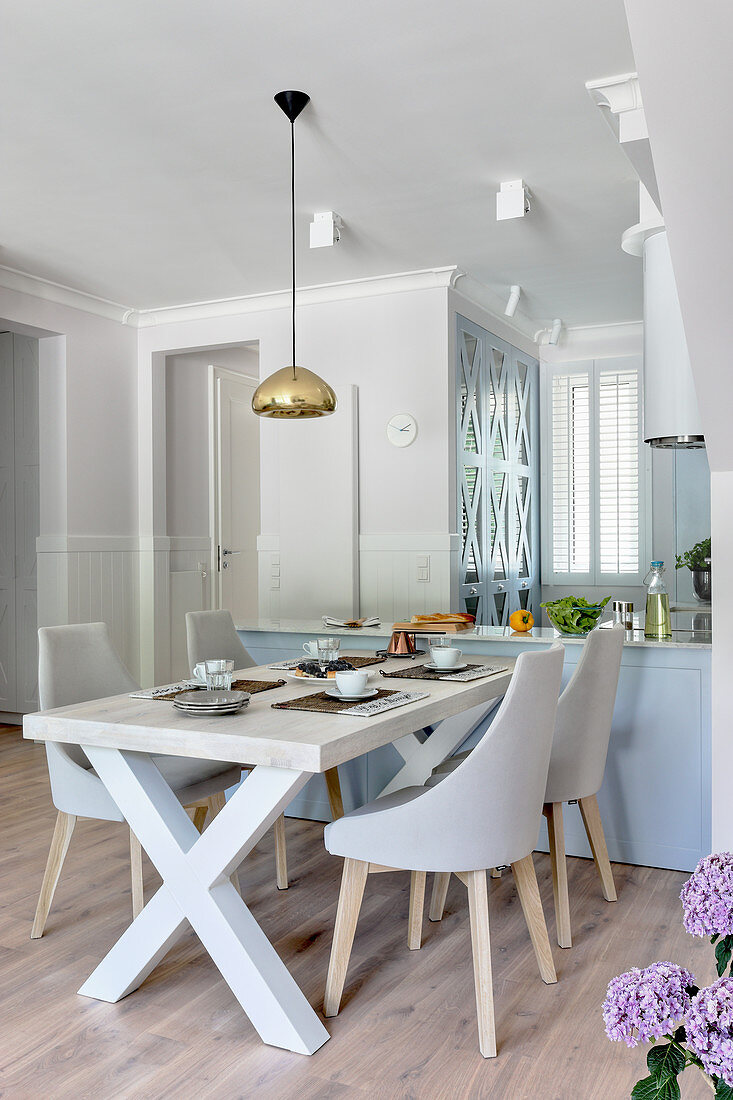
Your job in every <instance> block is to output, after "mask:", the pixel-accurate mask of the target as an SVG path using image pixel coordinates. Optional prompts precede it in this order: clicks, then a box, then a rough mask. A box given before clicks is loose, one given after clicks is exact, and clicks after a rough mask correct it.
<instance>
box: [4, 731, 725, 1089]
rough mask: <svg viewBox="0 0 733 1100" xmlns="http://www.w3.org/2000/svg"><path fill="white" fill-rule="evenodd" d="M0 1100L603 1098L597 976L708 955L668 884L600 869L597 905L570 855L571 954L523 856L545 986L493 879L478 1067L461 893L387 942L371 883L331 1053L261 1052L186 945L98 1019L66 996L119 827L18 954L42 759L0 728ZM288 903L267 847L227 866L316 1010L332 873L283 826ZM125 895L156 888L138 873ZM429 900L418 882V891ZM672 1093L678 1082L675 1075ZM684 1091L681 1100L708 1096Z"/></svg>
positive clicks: (695, 964) (69, 881) (384, 914)
mask: <svg viewBox="0 0 733 1100" xmlns="http://www.w3.org/2000/svg"><path fill="white" fill-rule="evenodd" d="M0 800H1V801H2V806H3V829H2V832H1V833H0V1013H2V1015H1V1016H0V1019H2V1042H0V1098H2V1100H38V1098H39V1097H51V1098H53V1100H67V1098H68V1100H72V1098H74V1100H79V1098H81V1100H87V1098H89V1100H159V1098H160V1100H169V1098H170V1100H188V1098H192V1100H209V1098H211V1100H237V1098H239V1097H241V1098H249V1097H262V1098H264V1100H349V1098H353V1100H363V1098H364V1097H369V1098H370V1100H464V1098H466V1100H484V1098H487V1100H530V1098H531V1100H537V1098H539V1097H541V1098H542V1100H615V1098H616V1097H619V1098H622V1097H627V1096H628V1095H629V1093H630V1091H631V1088H632V1086H633V1084H634V1082H635V1081H636V1080H637V1079H638V1078H639V1077H641V1076H642V1075H643V1070H644V1055H643V1052H642V1051H639V1050H637V1051H627V1050H626V1048H625V1047H624V1046H622V1045H620V1044H615V1043H609V1042H608V1040H607V1039H606V1037H605V1035H604V1032H603V1023H602V1020H601V1014H600V1005H601V1001H602V1000H603V996H604V993H605V989H606V985H607V983H608V981H609V979H610V978H611V977H613V975H614V974H617V973H619V972H621V971H622V970H626V969H628V968H629V967H630V966H634V965H638V966H642V965H646V964H648V963H650V962H653V961H655V960H656V959H672V960H675V961H677V962H680V963H682V964H684V965H686V966H688V967H689V968H690V969H691V970H693V972H694V973H695V974H696V975H697V978H698V981H699V984H703V982H704V983H707V982H709V981H711V980H712V979H713V977H714V973H713V967H712V966H711V965H710V956H711V952H710V949H709V945H707V944H705V943H704V942H703V941H700V940H697V939H694V938H693V937H691V936H687V935H686V934H685V932H684V930H683V929H682V922H681V906H680V903H679V891H680V888H681V885H682V883H683V882H684V880H685V878H686V877H687V876H686V875H684V874H678V873H675V872H671V871H659V870H653V869H650V868H644V867H626V866H621V865H619V864H614V865H613V871H614V877H615V882H616V887H617V890H618V896H619V900H618V902H617V903H615V904H613V905H609V904H607V903H606V902H605V901H604V900H603V897H602V894H601V884H600V880H599V878H598V875H597V872H596V870H595V867H594V865H593V863H592V862H591V861H590V860H584V859H574V858H572V857H570V858H569V859H568V878H569V885H570V907H571V919H572V927H573V948H572V949H571V950H565V951H563V950H560V949H559V948H558V947H557V946H556V945H555V942H554V935H555V923H554V911H553V905H552V877H551V869H550V863H549V858H548V857H547V856H546V855H542V854H535V867H536V870H537V879H538V883H539V888H540V894H541V896H542V902H543V906H544V910H545V915H546V918H547V925H548V931H549V933H550V939H551V942H552V946H553V958H554V961H555V967H556V969H557V974H558V984H557V985H553V986H546V985H544V983H543V982H542V981H541V980H540V978H539V975H538V973H537V964H536V960H535V957H534V952H533V950H532V946H531V943H530V940H529V935H528V933H527V928H526V925H525V923H524V917H523V915H522V911H521V906H520V904H519V898H518V896H517V893H516V889H515V886H514V882H513V876H512V875H511V873H506V874H504V875H503V876H502V877H501V878H500V879H494V880H491V881H490V883H489V886H490V890H489V893H490V900H489V907H490V923H491V941H492V963H493V970H494V995H495V1010H496V1032H497V1043H498V1048H499V1056H498V1058H496V1059H493V1060H490V1061H487V1060H484V1059H483V1058H481V1057H480V1055H479V1052H478V1037H477V1026H476V1014H475V1001H474V991H473V968H472V963H471V941H470V929H469V921H468V898H467V893H466V889H465V887H464V886H463V885H462V884H461V883H460V882H459V881H458V880H457V879H455V878H454V877H452V878H451V882H450V886H449V889H448V896H447V899H446V907H445V916H444V918H443V920H442V921H440V922H435V923H431V922H429V921H427V920H426V921H425V922H424V924H423V945H422V948H421V950H420V951H410V950H409V949H408V947H407V916H408V910H409V887H410V877H409V874H406V873H405V874H402V873H394V874H384V875H371V876H369V880H368V882H367V886H366V891H365V895H364V903H363V906H362V911H361V915H360V918H359V922H358V925H357V930H356V938H355V941H354V949H353V953H352V957H351V964H350V966H349V970H348V973H347V976H346V985H345V988H344V996H343V1000H342V1007H341V1012H340V1013H339V1015H338V1016H336V1017H334V1018H333V1019H330V1020H328V1021H326V1026H327V1028H328V1030H329V1032H330V1034H331V1039H330V1040H329V1042H327V1043H326V1044H325V1046H323V1047H322V1048H321V1050H319V1051H318V1052H317V1053H316V1055H315V1056H314V1057H312V1058H303V1057H301V1056H299V1055H295V1054H291V1053H289V1052H286V1051H281V1050H277V1049H275V1048H272V1047H266V1046H264V1045H263V1044H262V1043H261V1042H260V1041H259V1039H258V1037H257V1035H256V1033H255V1032H254V1029H253V1028H252V1026H251V1024H250V1023H249V1021H248V1020H247V1018H246V1017H245V1016H244V1014H243V1013H242V1011H241V1009H240V1008H239V1005H238V1004H237V1002H236V1001H235V999H234V997H233V995H232V994H231V992H230V990H229V988H228V987H227V985H226V984H225V983H224V981H223V980H222V978H221V977H220V975H219V973H218V971H217V969H216V967H215V966H214V964H213V963H212V962H211V960H210V959H209V957H208V955H207V954H206V952H205V951H204V950H203V948H202V947H201V945H200V944H199V942H198V940H197V938H196V936H195V935H194V934H193V933H192V932H190V933H188V934H187V935H185V936H184V937H183V938H182V939H181V940H180V941H179V942H178V943H177V944H176V945H175V947H174V948H173V949H172V950H171V952H170V953H169V954H168V956H167V957H166V958H165V959H164V960H163V962H162V963H161V964H160V966H159V967H158V968H157V969H156V970H155V971H154V972H153V974H152V975H151V976H150V978H149V979H148V980H147V981H146V982H145V983H144V984H143V985H142V986H141V988H140V989H139V990H137V991H136V992H135V993H134V994H132V995H131V996H129V997H127V998H125V999H124V1000H123V1001H121V1002H119V1004H116V1005H110V1004H105V1003H103V1002H97V1001H93V1000H88V999H86V998H83V997H79V996H78V995H77V994H76V990H77V989H78V988H79V986H80V985H81V984H82V982H83V981H84V980H85V979H86V978H87V977H88V975H89V973H90V972H91V971H92V970H93V969H94V967H95V966H96V964H97V962H98V961H99V959H100V958H101V957H102V956H103V955H104V954H105V952H106V951H107V950H108V949H109V947H110V946H111V945H112V944H113V943H114V942H115V940H116V939H117V938H118V937H119V936H120V935H121V933H122V932H123V931H124V929H125V928H126V927H127V925H128V923H129V920H130V914H131V900H130V875H129V846H128V832H127V829H126V827H125V826H124V825H121V824H114V823H106V822H93V821H83V820H80V821H79V823H78V824H77V828H76V831H75V833H74V837H73V838H72V842H71V846H70V848H69V853H68V856H67V859H66V863H65V865H64V869H63V873H62V875H61V879H60V882H59V885H58V889H57V891H56V896H55V898H54V904H53V906H52V908H51V912H50V915H49V920H48V924H47V930H46V932H45V934H44V936H43V937H42V938H41V939H40V940H34V941H31V939H30V929H31V924H32V921H33V914H34V911H35V906H36V902H37V900H38V890H39V888H40V884H41V878H42V876H43V868H44V866H45V862H46V857H47V855H48V846H49V844H50V840H51V833H52V830H53V823H54V820H55V816H56V811H55V809H54V807H53V806H52V804H51V798H50V791H49V783H48V775H47V771H46V764H45V752H44V750H43V748H42V747H41V746H37V745H33V744H32V743H29V742H24V741H23V740H22V738H21V737H20V735H19V732H18V731H17V730H12V729H0ZM286 828H287V840H288V857H289V858H288V862H289V872H290V889H289V890H288V891H287V893H281V892H279V891H278V890H276V889H275V885H274V877H273V866H274V839H273V835H272V833H271V832H269V833H268V834H267V835H266V836H265V837H263V838H262V840H261V841H260V842H259V843H258V845H257V846H256V848H255V850H254V852H253V853H252V855H251V856H250V858H249V859H248V860H247V861H246V862H245V864H244V865H243V867H241V868H240V883H241V887H242V893H243V896H244V898H245V900H246V902H247V904H248V905H249V906H250V907H251V909H252V911H253V913H254V914H255V916H256V918H257V920H258V921H259V922H260V923H261V925H262V927H263V929H264V931H265V932H266V934H267V935H268V936H269V937H270V939H271V940H272V942H273V944H274V945H275V948H276V949H277V951H278V953H279V954H280V955H281V957H282V958H283V959H284V960H285V961H286V962H287V965H288V966H289V968H290V969H291V971H292V973H293V975H294V977H295V979H296V981H298V983H299V984H300V985H301V987H302V989H303V991H304V993H305V995H306V996H307V997H308V999H309V1000H310V1002H311V1004H312V1005H313V1006H314V1007H315V1008H316V1010H317V1011H319V1012H320V1011H321V1009H322V1004H323V993H324V987H325V978H326V971H327V968H328V958H329V952H330V947H331V937H332V933H333V924H334V918H335V914H336V903H337V899H338V890H339V882H340V878H341V861H340V860H338V859H334V858H333V857H331V856H329V855H328V853H327V852H326V851H325V849H324V847H323V841H322V833H323V826H322V825H321V824H318V823H315V822H309V821H297V820H294V819H288V820H287V823H286ZM143 864H144V879H145V892H146V897H150V896H151V895H152V893H153V892H154V890H155V889H156V886H157V885H158V884H159V882H160V879H159V877H158V875H157V872H156V871H155V868H154V867H153V866H152V865H151V863H150V861H149V860H148V859H147V857H144V861H143ZM430 886H431V883H430V882H429V883H428V887H429V888H430ZM686 1076H687V1077H688V1078H689V1074H688V1075H686ZM682 1081H683V1092H682V1094H683V1096H684V1097H685V1098H686V1100H687V1098H689V1100H693V1098H696V1097H698V1096H699V1097H702V1096H705V1095H709V1092H708V1090H706V1089H705V1086H704V1084H703V1083H702V1081H700V1080H699V1078H698V1079H697V1080H695V1079H692V1080H686V1079H685V1077H683V1079H682Z"/></svg>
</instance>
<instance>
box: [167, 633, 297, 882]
mask: <svg viewBox="0 0 733 1100" xmlns="http://www.w3.org/2000/svg"><path fill="white" fill-rule="evenodd" d="M186 641H187V644H188V664H189V667H190V669H191V671H192V672H193V670H194V668H195V666H196V665H197V664H198V663H199V661H207V660H209V661H213V660H217V659H219V658H221V659H222V660H228V661H234V667H235V669H241V668H253V667H254V665H255V662H254V661H253V659H252V657H251V656H250V655H249V653H248V652H247V650H246V649H245V648H244V646H243V645H242V643H241V641H240V640H239V635H238V634H237V631H236V628H235V626H234V620H233V619H232V616H231V612H229V611H188V612H187V613H186ZM244 771H245V772H247V773H249V771H251V768H247V767H246V766H245V768H244ZM272 828H273V832H274V834H275V874H276V878H277V888H278V890H287V888H288V849H287V841H286V839H285V815H284V814H280V816H279V817H278V818H277V819H276V821H275V824H274V825H273V827H272Z"/></svg>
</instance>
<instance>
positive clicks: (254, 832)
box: [79, 746, 329, 1054]
mask: <svg viewBox="0 0 733 1100" xmlns="http://www.w3.org/2000/svg"><path fill="white" fill-rule="evenodd" d="M84 751H85V752H86V754H87V756H88V757H89V759H90V761H91V762H92V765H93V766H94V768H95V770H96V772H97V774H98V775H99V777H100V779H101V780H102V782H103V783H104V785H105V787H106V788H107V790H108V791H109V793H110V794H111V796H112V798H113V799H114V800H115V802H116V803H117V805H118V807H119V809H120V811H121V812H122V814H123V815H124V817H125V818H126V820H127V822H128V824H129V825H130V828H131V829H132V831H133V832H134V833H135V835H136V836H137V837H138V839H139V840H140V843H141V844H142V846H143V848H144V849H145V851H146V852H147V853H148V855H149V856H150V859H151V860H152V862H153V863H154V864H155V866H156V868H157V870H158V872H159V873H160V875H161V876H162V878H163V885H162V886H161V887H160V889H159V890H158V891H157V893H156V894H155V895H154V896H153V897H152V898H151V900H150V901H149V902H148V904H147V905H146V906H145V908H144V909H143V911H142V913H141V914H140V915H139V917H137V919H136V920H134V921H133V922H132V924H131V925H130V927H129V928H128V929H127V931H126V932H125V933H124V934H123V935H122V936H121V937H120V939H119V940H118V941H117V943H116V944H115V946H114V947H113V948H112V950H111V951H110V952H109V953H108V954H107V955H106V957H105V958H104V959H103V960H102V962H101V963H100V964H99V966H98V967H97V968H96V970H95V971H94V973H93V974H92V975H91V976H90V977H89V978H88V980H87V981H86V982H85V983H84V985H83V986H82V987H81V989H80V990H79V992H80V993H81V994H83V995H84V996H86V997H96V998H98V999H99V1000H103V1001H118V1000H120V999H121V998H122V997H124V996H126V995H127V994H128V993H131V992H132V991H133V990H134V989H137V987H138V986H139V985H140V984H141V983H142V982H143V981H144V980H145V978H146V977H147V976H148V975H149V974H150V973H151V971H152V970H153V969H154V968H155V967H156V966H157V964H158V963H159V962H160V961H161V959H162V958H163V957H164V956H165V955H166V953H167V952H168V951H169V950H170V948H171V947H172V946H173V944H174V943H175V942H176V941H177V940H178V939H179V938H180V936H181V935H182V934H183V932H184V931H185V928H186V923H187V922H188V923H190V924H191V926H192V927H193V929H194V931H195V932H196V934H197V936H198V937H199V939H200V940H201V942H202V943H203V945H204V947H205V948H206V950H207V951H208V953H209V955H210V956H211V958H212V959H213V960H214V962H215V963H216V965H217V967H218V968H219V970H220V971H221V974H222V976H223V977H224V979H225V980H226V982H227V983H228V985H229V987H230V988H231V990H232V992H233V993H234V996H235V997H236V998H237V1000H238V1001H239V1003H240V1005H241V1006H242V1008H243V1009H244V1011H245V1013H246V1014H247V1016H248V1017H249V1019H250V1020H251V1022H252V1024H253V1026H254V1027H255V1028H256V1030H257V1032H258V1033H259V1035H260V1038H261V1039H262V1040H263V1042H265V1043H270V1044H271V1045H272V1046H278V1047H284V1048H285V1049H286V1050H292V1051H295V1052H296V1053H299V1054H313V1053H314V1052H315V1051H316V1050H318V1048H319V1047H321V1046H323V1044H324V1043H325V1042H326V1040H327V1039H328V1038H329V1035H328V1032H327V1031H326V1029H325V1027H324V1026H323V1024H322V1023H321V1021H320V1020H319V1018H318V1016H317V1015H316V1013H315V1012H314V1011H313V1009H312V1008H311V1006H310V1004H309V1003H308V1001H307V1000H306V998H305V997H304V995H303V993H302V992H301V990H300V988H299V987H298V985H297V984H296V982H295V980H294V978H293V977H292V976H291V974H290V972H289V971H288V969H287V967H286V966H285V964H284V963H283V962H282V960H281V959H280V957H279V955H278V954H277V952H276V951H275V948H274V947H273V946H272V944H271V943H270V941H269V940H268V938H267V936H266V935H265V933H264V932H263V931H262V929H261V928H260V926H259V924H258V923H257V921H256V920H255V918H254V917H253V916H252V914H251V912H250V911H249V909H248V908H247V906H246V905H245V903H244V902H243V901H242V899H241V898H240V897H239V895H238V893H237V891H236V890H235V888H234V886H232V884H231V882H230V881H229V875H230V874H231V872H232V871H233V870H235V868H236V867H238V866H239V864H240V863H241V861H242V860H243V859H244V857H245V856H246V855H247V853H248V852H249V851H250V850H251V849H252V848H253V847H254V845H255V844H256V843H257V841H258V840H259V839H260V837H262V836H263V834H264V833H265V832H266V830H267V829H268V828H269V827H270V826H271V825H272V823H273V822H274V821H275V819H276V818H277V817H278V816H279V815H280V814H281V813H282V811H283V810H284V809H285V807H286V806H287V805H288V803H289V802H290V801H291V800H292V798H293V797H294V796H295V795H296V794H297V793H298V791H299V790H300V789H301V788H302V787H303V786H304V785H305V783H306V782H307V781H308V779H310V774H309V773H308V772H299V771H293V770H291V769H288V768H270V767H263V766H259V767H256V768H255V769H254V771H253V772H251V773H250V775H249V777H248V778H247V779H246V780H245V781H244V782H243V783H242V784H241V786H240V787H239V788H238V789H237V790H236V791H235V793H234V795H233V796H232V797H231V798H230V799H229V801H228V802H227V804H226V805H225V806H224V808H223V809H222V810H221V812H220V813H219V814H218V815H217V816H216V817H215V818H214V820H213V821H212V822H211V824H210V825H209V826H208V828H207V829H206V830H205V832H204V833H203V834H202V835H199V833H198V830H197V829H196V827H195V826H194V824H193V822H192V821H191V820H190V818H189V816H188V814H187V813H186V811H185V810H184V809H183V807H182V806H181V804H180V803H179V801H178V799H177V798H176V796H175V795H174V794H173V791H172V790H171V789H170V787H169V786H168V784H167V783H166V782H165V780H164V779H163V777H162V775H161V774H160V772H159V771H158V769H157V768H156V766H155V764H154V763H153V761H152V760H151V758H150V757H149V756H148V755H147V754H145V753H136V752H122V751H120V750H118V749H107V748H96V747H93V746H89V747H85V749H84Z"/></svg>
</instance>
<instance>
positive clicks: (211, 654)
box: [186, 611, 255, 671]
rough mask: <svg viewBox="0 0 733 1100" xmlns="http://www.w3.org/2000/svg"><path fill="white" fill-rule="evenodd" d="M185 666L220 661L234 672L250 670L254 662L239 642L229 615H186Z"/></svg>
mask: <svg viewBox="0 0 733 1100" xmlns="http://www.w3.org/2000/svg"><path fill="white" fill-rule="evenodd" d="M186 641H187V643H188V664H189V668H190V669H191V671H193V668H194V666H195V665H197V664H198V663H199V661H206V660H210V661H213V660H215V659H217V658H222V659H224V660H228V661H234V667H235V668H253V667H254V664H255V662H254V661H253V660H252V658H251V657H250V655H249V653H248V652H247V650H246V649H245V648H244V646H243V645H242V643H241V641H240V640H239V635H238V634H237V631H236V629H235V627H234V620H233V619H232V616H231V613H230V612H229V611H189V612H187V614H186Z"/></svg>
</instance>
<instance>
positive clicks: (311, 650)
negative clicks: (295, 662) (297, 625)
mask: <svg viewBox="0 0 733 1100" xmlns="http://www.w3.org/2000/svg"><path fill="white" fill-rule="evenodd" d="M303 652H304V653H307V654H308V656H309V657H317V656H318V642H303Z"/></svg>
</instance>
